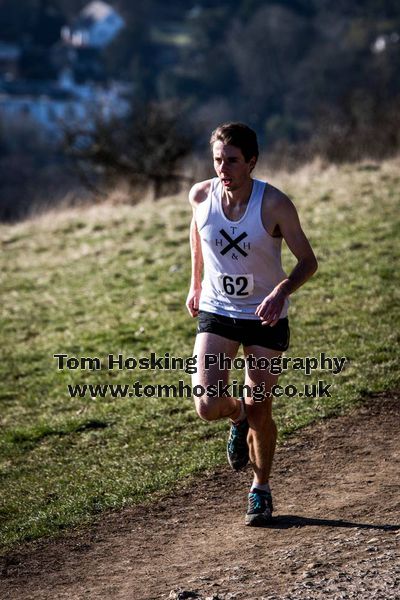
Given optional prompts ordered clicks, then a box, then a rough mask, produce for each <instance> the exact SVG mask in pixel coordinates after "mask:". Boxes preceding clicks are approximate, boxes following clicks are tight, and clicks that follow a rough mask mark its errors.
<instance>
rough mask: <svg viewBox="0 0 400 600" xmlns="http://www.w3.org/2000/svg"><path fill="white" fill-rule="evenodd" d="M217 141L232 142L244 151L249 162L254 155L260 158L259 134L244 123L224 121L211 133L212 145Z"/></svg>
mask: <svg viewBox="0 0 400 600" xmlns="http://www.w3.org/2000/svg"><path fill="white" fill-rule="evenodd" d="M215 142H223V143H224V144H231V145H232V146H236V148H239V149H240V150H241V151H242V154H243V156H244V159H245V161H246V162H249V160H250V159H251V158H253V156H255V158H256V160H257V159H258V142H257V134H256V132H255V131H253V130H252V129H250V127H249V126H248V125H245V124H244V123H224V124H223V125H220V126H219V127H217V128H216V129H214V131H213V132H212V134H211V138H210V144H211V146H212V145H213V144H214V143H215Z"/></svg>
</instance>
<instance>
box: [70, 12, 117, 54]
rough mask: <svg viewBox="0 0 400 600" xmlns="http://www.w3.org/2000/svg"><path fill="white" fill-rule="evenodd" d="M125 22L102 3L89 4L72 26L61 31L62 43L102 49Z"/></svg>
mask: <svg viewBox="0 0 400 600" xmlns="http://www.w3.org/2000/svg"><path fill="white" fill-rule="evenodd" d="M124 25H125V22H124V20H123V19H122V17H121V16H120V15H119V13H118V12H117V11H116V10H115V9H114V8H113V7H112V6H110V5H109V4H107V3H106V2H102V1H95V2H90V3H89V4H88V5H87V6H86V7H85V8H84V9H83V10H82V11H81V12H80V14H79V16H78V18H77V19H76V20H75V21H74V22H73V23H72V25H70V26H69V25H66V26H65V27H63V28H62V30H61V37H62V39H63V41H64V42H65V43H66V44H68V45H70V46H75V47H87V48H99V49H100V48H104V47H105V46H107V45H108V44H109V43H110V42H112V40H113V39H114V38H115V37H116V36H117V35H118V33H119V32H120V30H121V29H122V28H123V27H124Z"/></svg>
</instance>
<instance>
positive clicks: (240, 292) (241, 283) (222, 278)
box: [218, 273, 254, 298]
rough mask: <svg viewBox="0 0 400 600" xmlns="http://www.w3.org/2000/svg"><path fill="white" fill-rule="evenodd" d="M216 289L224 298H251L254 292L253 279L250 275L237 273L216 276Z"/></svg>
mask: <svg viewBox="0 0 400 600" xmlns="http://www.w3.org/2000/svg"><path fill="white" fill-rule="evenodd" d="M218 287H219V290H220V292H221V293H222V294H224V296H229V298H246V297H247V296H251V295H252V293H253V290H254V278H253V274H252V273H238V274H236V275H228V274H226V273H221V274H220V275H218Z"/></svg>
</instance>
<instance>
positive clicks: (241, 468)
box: [226, 451, 250, 471]
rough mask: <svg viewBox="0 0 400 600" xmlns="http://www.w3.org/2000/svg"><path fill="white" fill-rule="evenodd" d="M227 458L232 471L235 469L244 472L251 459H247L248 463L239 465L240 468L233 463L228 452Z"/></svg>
mask: <svg viewBox="0 0 400 600" xmlns="http://www.w3.org/2000/svg"><path fill="white" fill-rule="evenodd" d="M226 457H227V459H228V463H229V466H230V467H231V469H233V470H234V471H244V469H245V468H246V467H247V465H248V464H249V460H250V457H249V456H248V457H247V458H246V462H243V464H239V466H238V465H237V464H234V463H233V462H231V460H230V457H229V452H228V451H226Z"/></svg>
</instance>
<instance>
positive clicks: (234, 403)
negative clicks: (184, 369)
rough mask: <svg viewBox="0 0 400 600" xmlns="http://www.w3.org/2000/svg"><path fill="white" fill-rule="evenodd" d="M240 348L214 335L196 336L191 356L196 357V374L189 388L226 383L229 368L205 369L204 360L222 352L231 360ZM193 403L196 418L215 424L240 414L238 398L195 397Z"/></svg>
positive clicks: (211, 367) (212, 367)
mask: <svg viewBox="0 0 400 600" xmlns="http://www.w3.org/2000/svg"><path fill="white" fill-rule="evenodd" d="M238 349H239V342H235V341H233V340H228V339H227V338H224V337H222V336H220V335H217V334H215V333H208V332H203V333H198V334H197V336H196V342H195V345H194V350H193V355H197V372H196V373H194V374H193V375H192V387H194V386H196V385H202V386H203V387H207V386H208V385H216V384H217V382H218V380H220V381H222V382H223V384H224V385H225V384H227V383H228V382H229V374H230V371H229V369H227V368H225V369H220V367H219V365H218V364H215V365H212V366H210V368H209V369H206V368H205V362H204V357H205V355H206V354H214V355H216V356H218V354H219V353H220V352H221V353H222V354H224V355H225V356H227V357H229V358H234V357H235V356H236V354H237V351H238ZM194 402H195V406H196V410H197V413H198V415H199V416H200V417H201V418H202V419H205V420H206V421H214V420H216V419H222V418H223V417H229V418H231V419H232V420H236V419H238V418H239V415H240V410H241V409H240V401H239V400H238V399H237V398H233V397H232V396H229V397H221V398H219V397H215V398H211V397H207V396H202V397H196V396H194Z"/></svg>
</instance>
